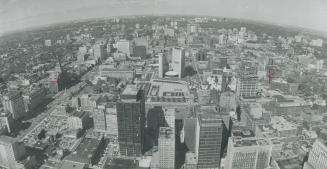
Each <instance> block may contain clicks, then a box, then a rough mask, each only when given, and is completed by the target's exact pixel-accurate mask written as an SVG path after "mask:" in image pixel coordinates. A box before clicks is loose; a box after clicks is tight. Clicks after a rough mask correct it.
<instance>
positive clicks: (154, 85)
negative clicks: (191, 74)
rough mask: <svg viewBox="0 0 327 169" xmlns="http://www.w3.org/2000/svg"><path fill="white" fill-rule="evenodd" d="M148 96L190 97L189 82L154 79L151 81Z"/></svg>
mask: <svg viewBox="0 0 327 169" xmlns="http://www.w3.org/2000/svg"><path fill="white" fill-rule="evenodd" d="M148 97H150V98H151V97H153V98H161V97H164V98H190V97H191V94H190V91H189V88H188V86H187V84H186V83H184V82H182V81H173V80H154V81H152V82H151V87H150V90H149V93H148ZM159 101H160V100H159ZM163 101H164V100H163Z"/></svg>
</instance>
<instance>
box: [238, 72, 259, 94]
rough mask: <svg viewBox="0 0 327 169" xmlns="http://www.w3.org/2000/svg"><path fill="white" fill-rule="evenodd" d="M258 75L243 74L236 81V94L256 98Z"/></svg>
mask: <svg viewBox="0 0 327 169" xmlns="http://www.w3.org/2000/svg"><path fill="white" fill-rule="evenodd" d="M258 83H259V81H258V76H257V75H244V76H241V77H240V78H239V79H238V81H237V91H236V92H237V95H238V96H239V97H243V98H256V97H257V93H258Z"/></svg>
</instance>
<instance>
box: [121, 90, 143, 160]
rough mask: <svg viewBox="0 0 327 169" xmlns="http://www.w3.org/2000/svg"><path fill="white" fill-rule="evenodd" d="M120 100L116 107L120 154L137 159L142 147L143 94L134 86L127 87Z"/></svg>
mask: <svg viewBox="0 0 327 169" xmlns="http://www.w3.org/2000/svg"><path fill="white" fill-rule="evenodd" d="M120 98H121V100H120V101H118V102H117V105H116V108H117V124H118V141H119V148H120V154H121V155H122V156H129V157H139V156H141V155H142V150H143V145H144V128H145V103H144V92H143V90H139V89H138V88H137V86H135V85H127V86H126V88H125V90H124V91H123V93H122V94H121V97H120Z"/></svg>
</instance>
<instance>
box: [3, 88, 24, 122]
mask: <svg viewBox="0 0 327 169" xmlns="http://www.w3.org/2000/svg"><path fill="white" fill-rule="evenodd" d="M2 105H3V108H4V110H5V111H9V112H10V113H11V114H12V116H13V118H14V119H19V118H21V117H23V116H25V106H24V99H23V96H22V94H21V92H19V91H9V93H8V94H7V95H5V96H3V98H2Z"/></svg>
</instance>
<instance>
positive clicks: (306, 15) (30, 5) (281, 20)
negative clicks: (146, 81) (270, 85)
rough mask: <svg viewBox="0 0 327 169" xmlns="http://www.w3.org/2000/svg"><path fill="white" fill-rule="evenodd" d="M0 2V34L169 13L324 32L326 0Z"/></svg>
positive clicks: (326, 16)
mask: <svg viewBox="0 0 327 169" xmlns="http://www.w3.org/2000/svg"><path fill="white" fill-rule="evenodd" d="M1 4H3V5H1V6H0V14H1V15H0V35H2V34H4V33H8V32H11V31H17V30H24V29H28V28H32V27H39V26H45V25H49V24H55V23H61V22H67V21H71V20H80V19H91V18H102V17H113V16H126V15H170V14H171V15H202V16H219V17H227V18H239V19H249V20H255V21H261V22H267V23H272V24H278V25H283V26H296V27H302V28H306V29H310V30H315V31H320V32H324V33H326V32H327V31H326V30H327V23H326V22H324V20H325V18H327V1H322V0H315V1H306V0H300V1H299V0H288V1H281V0H277V1H276V0H274V1H272V0H266V1H261V0H246V1H240V0H231V1H226V0H218V1H217V0H204V1H197V0H187V1H186V0H179V1H172V0H155V1H150V0H139V1H135V0H128V1H118V0H110V1H104V0H96V1H77V0H70V1H63V0H59V1H49V0H42V1H38V0H37V1H35V0H34V1H31V0H24V1H22V0H1ZM290 9H292V12H290ZM304 11H305V12H304Z"/></svg>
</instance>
